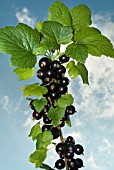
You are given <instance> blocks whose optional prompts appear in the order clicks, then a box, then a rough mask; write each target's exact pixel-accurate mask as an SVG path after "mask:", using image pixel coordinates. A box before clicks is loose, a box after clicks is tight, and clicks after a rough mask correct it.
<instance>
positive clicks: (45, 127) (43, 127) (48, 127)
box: [42, 125, 53, 132]
mask: <svg viewBox="0 0 114 170" xmlns="http://www.w3.org/2000/svg"><path fill="white" fill-rule="evenodd" d="M52 127H53V126H52V125H43V126H42V132H44V131H45V130H51V128H52Z"/></svg>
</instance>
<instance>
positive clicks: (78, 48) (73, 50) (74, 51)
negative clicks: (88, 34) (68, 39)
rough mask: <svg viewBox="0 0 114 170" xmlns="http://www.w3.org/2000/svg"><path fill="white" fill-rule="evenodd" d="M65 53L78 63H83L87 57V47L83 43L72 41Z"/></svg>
mask: <svg viewBox="0 0 114 170" xmlns="http://www.w3.org/2000/svg"><path fill="white" fill-rule="evenodd" d="M65 54H66V55H67V56H69V57H71V58H73V59H75V60H76V61H78V62H80V63H85V60H86V58H87V57H88V49H87V47H86V45H84V44H75V43H72V44H70V45H68V46H67V48H66V51H65Z"/></svg>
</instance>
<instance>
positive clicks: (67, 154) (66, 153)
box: [55, 136, 84, 170]
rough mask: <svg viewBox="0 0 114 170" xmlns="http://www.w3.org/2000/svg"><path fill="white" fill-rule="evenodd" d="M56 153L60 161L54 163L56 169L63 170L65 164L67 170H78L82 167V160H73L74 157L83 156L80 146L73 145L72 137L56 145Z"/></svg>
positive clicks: (82, 149)
mask: <svg viewBox="0 0 114 170" xmlns="http://www.w3.org/2000/svg"><path fill="white" fill-rule="evenodd" d="M56 152H57V153H58V155H59V157H60V159H58V160H57V161H56V162H55V167H56V168H57V169H63V168H64V167H65V162H66V164H67V166H68V168H69V170H78V168H81V167H83V161H82V159H80V158H76V159H75V158H74V155H75V154H77V155H81V154H83V152H84V148H83V146H82V145H80V144H75V141H74V139H73V137H72V136H68V137H67V139H66V140H65V142H64V143H63V142H61V143H58V144H57V145H56Z"/></svg>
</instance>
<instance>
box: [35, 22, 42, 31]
mask: <svg viewBox="0 0 114 170" xmlns="http://www.w3.org/2000/svg"><path fill="white" fill-rule="evenodd" d="M42 25H43V22H42V21H39V22H38V23H37V25H36V29H37V30H38V31H39V32H40V31H41V29H42Z"/></svg>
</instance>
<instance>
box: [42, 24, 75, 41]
mask: <svg viewBox="0 0 114 170" xmlns="http://www.w3.org/2000/svg"><path fill="white" fill-rule="evenodd" d="M41 32H42V33H43V35H44V36H46V37H48V39H49V38H54V39H55V41H56V42H57V43H58V44H67V43H70V42H71V39H72V36H73V35H72V29H71V27H68V26H62V25H61V24H60V23H58V22H54V21H45V22H44V23H43V26H42V30H41Z"/></svg>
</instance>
